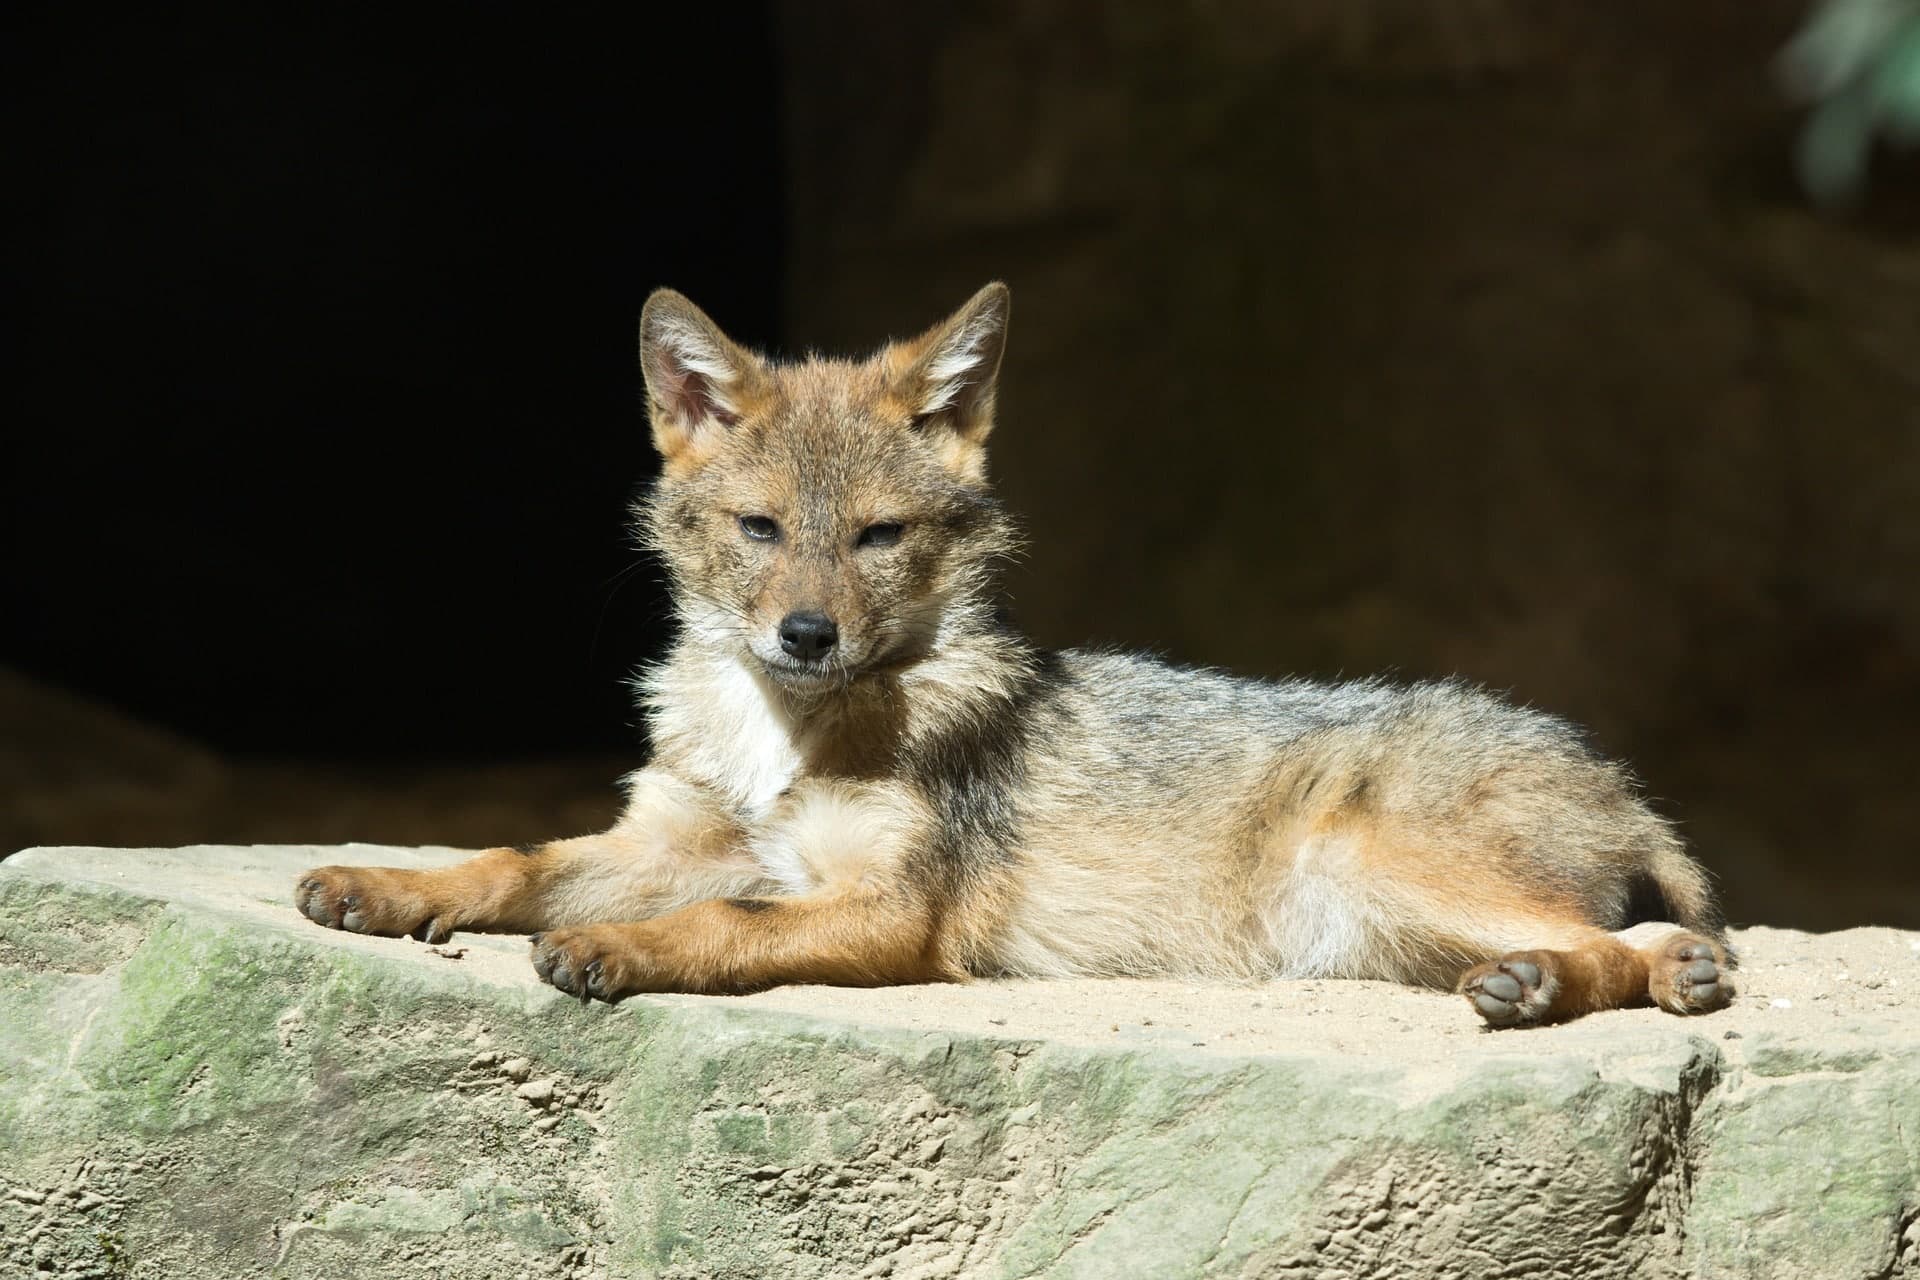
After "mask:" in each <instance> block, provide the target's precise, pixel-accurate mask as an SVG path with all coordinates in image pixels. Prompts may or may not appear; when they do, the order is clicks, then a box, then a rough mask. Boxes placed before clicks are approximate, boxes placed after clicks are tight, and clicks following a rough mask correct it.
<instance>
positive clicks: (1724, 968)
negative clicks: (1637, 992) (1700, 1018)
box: [1647, 933, 1733, 1013]
mask: <svg viewBox="0 0 1920 1280" xmlns="http://www.w3.org/2000/svg"><path fill="white" fill-rule="evenodd" d="M1729 967H1730V966H1729V965H1728V963H1727V954H1726V952H1725V951H1723V950H1722V949H1721V948H1720V947H1719V946H1718V945H1717V944H1715V943H1713V942H1710V941H1708V940H1707V939H1705V938H1702V937H1700V936H1699V935H1697V934H1692V933H1676V934H1674V935H1673V936H1672V937H1670V938H1668V939H1666V940H1665V941H1664V942H1662V943H1661V944H1660V947H1659V950H1658V952H1657V953H1656V954H1655V955H1654V957H1653V958H1652V960H1651V961H1650V962H1649V963H1648V965H1647V994H1648V995H1650V996H1652V997H1653V1000H1654V1003H1655V1004H1658V1005H1659V1006H1660V1007H1661V1008H1662V1009H1665V1010H1667V1011H1668V1012H1669V1013H1711V1012H1712V1011H1713V1010H1715V1009H1721V1008H1725V1007H1726V1005H1727V1003H1728V1002H1729V1001H1731V1000H1732V999H1733V975H1732V974H1731V973H1730V972H1728V970H1729Z"/></svg>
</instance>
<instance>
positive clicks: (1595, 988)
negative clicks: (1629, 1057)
mask: <svg viewBox="0 0 1920 1280" xmlns="http://www.w3.org/2000/svg"><path fill="white" fill-rule="evenodd" d="M1730 968H1731V964H1730V962H1729V959H1728V956H1727V953H1726V951H1725V949H1724V948H1722V947H1721V946H1720V945H1719V944H1718V943H1716V942H1713V941H1712V940H1710V939H1707V938H1703V937H1700V936H1699V935H1698V934H1693V933H1688V932H1686V931H1685V930H1682V929H1679V928H1677V927H1675V926H1670V925H1668V926H1641V927H1640V928H1638V929H1635V930H1629V931H1627V932H1626V933H1625V934H1609V933H1599V932H1596V933H1595V934H1594V936H1593V937H1592V938H1591V939H1590V940H1589V941H1587V942H1585V943H1584V944H1582V945H1580V946H1577V947H1574V948H1570V949H1566V950H1559V951H1514V952H1510V953H1508V954H1507V955H1504V956H1502V957H1500V959H1498V960H1493V961H1489V962H1488V963H1486V964H1482V965H1478V966H1476V967H1475V968H1472V969H1469V970H1467V972H1466V973H1465V974H1464V975H1463V976H1462V977H1461V979H1460V988H1459V989H1460V991H1461V993H1462V994H1464V995H1465V996H1466V997H1467V999H1468V1001H1469V1002H1470V1003H1472V1005H1473V1007H1474V1011H1475V1012H1477V1013H1478V1014H1479V1015H1480V1016H1481V1017H1482V1018H1484V1019H1486V1020H1487V1022H1488V1023H1489V1024H1490V1025H1492V1026H1496V1027H1510V1026H1524V1025H1528V1024H1532V1023H1541V1022H1561V1021H1565V1020H1566V1019H1568V1018H1577V1017H1579V1016H1580V1015H1581V1014H1585V1013H1595V1012H1598V1011H1600V1010H1602V1009H1620V1008H1626V1007H1628V1006H1632V1005H1646V1004H1649V1003H1652V1004H1658V1005H1659V1006H1660V1007H1661V1008H1663V1009H1666V1010H1667V1011H1668V1012H1670V1013H1706V1012H1709V1011H1711V1010H1714V1009H1718V1008H1721V1007H1723V1006H1724V1005H1725V1004H1726V1003H1727V1002H1728V1001H1729V1000H1730V999H1732V997H1733V982H1732V978H1731V975H1730V973H1729V969H1730Z"/></svg>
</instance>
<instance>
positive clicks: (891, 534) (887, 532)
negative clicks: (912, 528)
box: [854, 524, 907, 547]
mask: <svg viewBox="0 0 1920 1280" xmlns="http://www.w3.org/2000/svg"><path fill="white" fill-rule="evenodd" d="M906 531H907V527H906V526H905V525H903V524H870V525H868V526H867V527H866V528H864V529H862V530H861V531H860V537H859V540H858V541H856V542H855V543H854V545H855V546H857V547H890V546H892V545H893V544H894V543H896V542H898V541H900V535H901V534H903V533H905V532H906Z"/></svg>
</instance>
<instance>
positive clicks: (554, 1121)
mask: <svg viewBox="0 0 1920 1280" xmlns="http://www.w3.org/2000/svg"><path fill="white" fill-rule="evenodd" d="M559 1123H560V1117H559V1116H541V1117H540V1118H539V1119H538V1120H535V1121H534V1122H533V1123H532V1124H531V1125H529V1126H528V1128H530V1129H532V1130H533V1131H534V1132H535V1133H551V1132H553V1129H554V1126H556V1125H558V1124H559Z"/></svg>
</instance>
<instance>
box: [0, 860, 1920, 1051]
mask: <svg viewBox="0 0 1920 1280" xmlns="http://www.w3.org/2000/svg"><path fill="white" fill-rule="evenodd" d="M461 856H463V855H461V854H459V853H457V852H455V851H452V850H431V849H393V848H383V847H379V846H371V845H348V846H201V847H198V848H185V849H167V850H115V849H60V850H37V851H33V852H31V853H28V854H25V855H22V856H21V857H19V858H16V859H12V860H10V861H9V863H8V864H7V865H8V867H9V869H18V870H23V871H31V872H34V873H38V874H50V875H57V876H59V877H60V878H63V879H67V878H70V879H79V880H92V881H97V882H100V883H105V884H111V885H114V886H115V887H119V888H124V889H127V890H131V891H133V892H136V893H139V894H142V895H152V896H157V897H162V898H166V899H170V900H175V901H181V902H184V903H191V904H195V905H201V906H207V907H212V908H215V909H218V910H221V911H227V912H238V913H241V914H244V915H246V916H248V917H251V918H253V919H256V920H258V921H259V923H260V924H261V925H262V926H263V927H266V928H270V929H278V930H285V931H287V932H288V933H290V934H291V935H293V936H294V937H297V938H299V939H302V940H304V941H306V942H310V943H313V944H315V945H321V946H337V947H345V948H349V949H352V950H357V951H363V952H369V953H376V954H384V955H390V956H393V957H395V958H404V959H407V960H411V961H413V962H416V963H421V964H429V965H458V966H459V967H460V969H461V971H462V972H464V973H466V974H469V975H471V976H472V977H474V978H477V979H479V980H481V981H485V982H489V983H495V984H499V985H502V986H509V987H522V988H528V989H540V988H539V984H538V981H537V980H536V979H535V977H534V975H533V971H532V968H531V966H530V964H529V963H528V960H527V945H526V941H525V939H524V938H520V937H517V936H510V935H487V934H474V933H468V934H461V935H458V936H457V937H455V938H454V939H453V941H452V943H451V944H449V945H448V946H446V947H442V948H438V949H435V948H430V947H428V946H426V945H425V944H423V943H418V942H413V941H411V940H407V939H387V938H367V937H359V936H356V935H351V934H343V933H337V932H333V931H329V930H324V929H320V928H318V927H317V926H315V925H312V924H310V923H309V922H308V921H306V920H305V919H303V918H302V917H301V916H300V915H299V914H298V913H297V912H295V911H294V910H293V907H292V905H291V891H292V886H293V880H294V878H295V876H296V875H297V874H298V871H299V870H301V869H304V868H305V867H308V866H312V865H315V864H317V863H321V862H359V863H386V864H390V865H409V864H411V865H423V866H424V865H434V864H441V863H445V862H448V861H453V860H456V859H458V858H459V857H461ZM1734 942H1735V946H1736V947H1737V948H1738V950H1739V953H1740V957H1741V967H1740V969H1739V971H1738V975H1737V982H1738V994H1737V996H1736V998H1735V1000H1734V1003H1733V1005H1732V1006H1731V1007H1730V1008H1728V1009H1725V1010H1721V1011H1719V1012H1717V1013H1713V1014H1708V1015H1706V1016H1703V1017H1698V1018H1678V1017H1675V1016H1673V1015H1671V1014H1667V1013H1663V1012H1661V1011H1659V1010H1657V1009H1652V1008H1647V1009H1626V1010H1618V1011H1614V1012H1610V1013H1604V1014H1598V1015H1593V1016H1590V1017H1587V1018H1584V1019H1581V1020H1579V1021H1576V1022H1573V1023H1569V1024H1565V1025H1562V1026H1556V1027H1539V1028H1530V1029H1525V1030H1514V1031H1502V1032H1490V1031H1488V1030H1486V1029H1484V1028H1483V1027H1482V1026H1481V1024H1480V1022H1479V1019H1478V1018H1476V1017H1475V1016H1474V1015H1473V1013H1472V1011H1471V1010H1470V1009H1469V1008H1468V1006H1467V1004H1466V1002H1465V1001H1464V1000H1463V999H1461V998H1460V997H1458V996H1454V995H1452V994H1449V993H1444V992H1433V991H1422V990H1415V989H1411V988H1407V987H1401V986H1397V985H1394V984H1392V983H1384V982H1354V981H1342V980H1330V979H1329V980H1312V981H1295V982H1269V983H1264V984H1259V985H1253V986H1240V985H1228V984H1211V983H1193V982H1169V981H1145V980H1079V981H1053V982H1028V981H981V982H974V983H970V984H965V985H952V986H918V987H894V988H882V989H878V990H864V989H849V988H833V987H785V988H780V989H778V990H774V991H768V992H763V993H761V994H758V995H753V996H744V997H706V996H648V997H640V998H637V999H636V1000H635V1001H630V1002H629V1003H628V1004H627V1005H624V1006H622V1007H620V1008H618V1009H606V1010H605V1013H606V1016H608V1017H615V1018H617V1017H622V1016H627V1014H628V1012H629V1010H630V1009H632V1008H633V1007H635V1006H636V1005H638V1004H640V1003H642V1002H644V1001H656V1000H657V1001H664V1002H668V1003H674V1002H699V1001H711V1002H714V1003H718V1004H724V1005H727V1006H730V1007H734V1008H739V1009H742V1010H746V1009H765V1010H777V1011H781V1012H786V1013H793V1014H801V1015H807V1016H811V1017H819V1018H828V1019H833V1020H836V1021H844V1022H848V1023H854V1024H863V1025H869V1026H885V1027H895V1028H904V1029H907V1030H918V1031H925V1032H928V1033H930V1034H931V1033H936V1032H937V1033H943V1034H946V1033H954V1032H959V1033H962V1034H977V1035H983V1036H989V1037H994V1038H1009V1039H1022V1040H1049V1041H1057V1042H1062V1043H1068V1044H1076V1045H1094V1046H1109V1047H1116V1048H1148V1047H1152V1048H1166V1049H1177V1050H1182V1051H1186V1052H1193V1053H1202V1054H1225V1055H1233V1056H1240V1055H1248V1054H1271V1053H1303V1052H1304V1053H1310V1054H1326V1053H1334V1054H1356V1055H1369V1056H1377V1057H1380V1058H1383V1059H1389V1060H1401V1061H1417V1060H1420V1059H1422V1058H1428V1057H1432V1056H1434V1055H1443V1056H1444V1055H1451V1054H1455V1053H1459V1052H1472V1053H1480V1052H1489V1053H1497V1054H1506V1053H1538V1052H1542V1051H1551V1050H1553V1049H1555V1048H1559V1047H1572V1045H1573V1044H1581V1045H1592V1044H1595V1043H1596V1042H1603V1041H1606V1040H1609V1039H1611V1038H1613V1037H1619V1036H1628V1037H1630V1038H1635V1039H1638V1038H1640V1037H1641V1036H1644V1035H1646V1034H1649V1033H1652V1034H1656V1035H1658V1034H1660V1033H1662V1032H1667V1033H1672V1034H1682V1035H1686V1034H1692V1035H1702V1036H1709V1037H1714V1038H1717V1039H1719V1040H1722V1041H1725V1042H1726V1043H1725V1044H1724V1045H1723V1051H1725V1052H1727V1053H1728V1054H1729V1055H1730V1056H1731V1057H1733V1058H1735V1059H1737V1058H1738V1056H1739V1049H1740V1047H1741V1046H1740V1042H1741V1041H1742V1040H1746V1039H1751V1038H1753V1037H1755V1036H1760V1035H1767V1034H1769V1033H1770V1034H1772V1035H1774V1036H1786V1037H1788V1038H1791V1039H1795V1040H1799V1039H1801V1038H1803V1037H1820V1036H1823V1035H1825V1036H1834V1035H1841V1034H1844V1035H1846V1036H1848V1037H1858V1036H1865V1037H1869V1038H1872V1037H1882V1036H1890V1037H1896V1038H1903V1039H1906V1040H1908V1041H1912V1040H1914V1039H1916V1038H1920V934H1916V933H1903V932H1900V931H1896V930H1892V929H1871V928H1868V929H1850V930H1846V931H1843V932H1838V933H1828V934H1806V933H1798V932H1795V931H1792V930H1784V929H1764V928H1762V929H1747V930H1738V931H1736V932H1735V934H1734Z"/></svg>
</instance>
